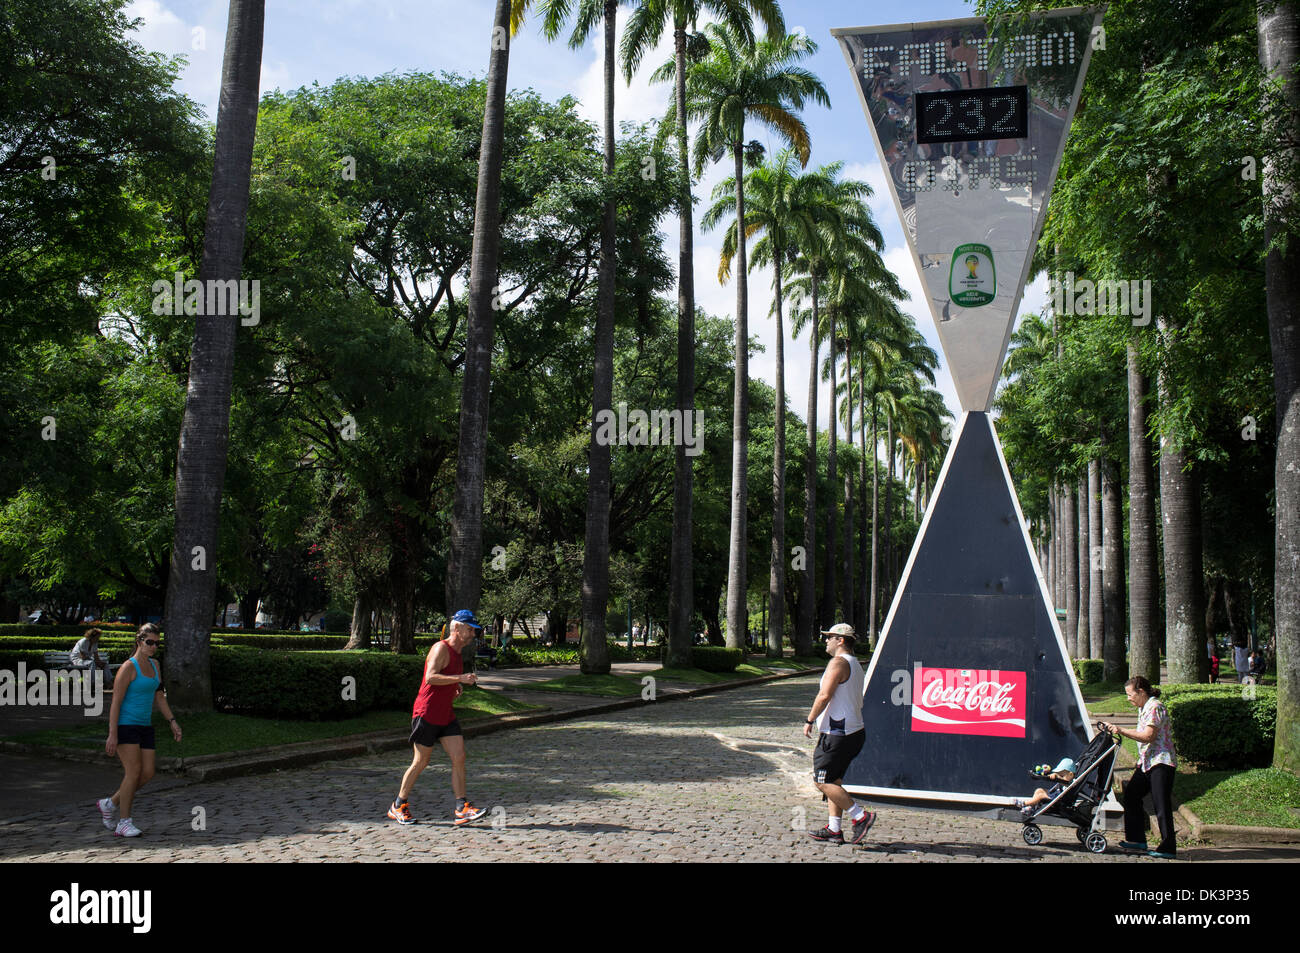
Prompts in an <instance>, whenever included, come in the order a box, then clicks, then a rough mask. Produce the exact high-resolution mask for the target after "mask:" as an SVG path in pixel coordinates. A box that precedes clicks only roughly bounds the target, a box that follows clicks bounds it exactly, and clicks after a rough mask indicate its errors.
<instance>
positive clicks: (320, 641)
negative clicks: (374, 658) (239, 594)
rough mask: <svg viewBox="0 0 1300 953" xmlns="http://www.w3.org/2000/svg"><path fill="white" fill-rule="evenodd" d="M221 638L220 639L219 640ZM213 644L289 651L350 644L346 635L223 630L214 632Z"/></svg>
mask: <svg viewBox="0 0 1300 953" xmlns="http://www.w3.org/2000/svg"><path fill="white" fill-rule="evenodd" d="M218 640H220V641H218ZM212 641H213V644H221V645H242V646H246V647H248V648H258V649H281V650H284V651H289V652H302V651H312V652H319V651H325V650H328V649H341V648H343V646H345V645H347V644H348V637H347V636H346V635H312V634H310V633H305V634H302V635H272V634H263V633H256V634H255V633H252V632H222V633H221V634H220V635H217V634H215V633H214V634H213V636H212Z"/></svg>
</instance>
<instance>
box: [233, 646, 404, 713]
mask: <svg viewBox="0 0 1300 953" xmlns="http://www.w3.org/2000/svg"><path fill="white" fill-rule="evenodd" d="M423 666H424V658H423V657H422V656H419V655H389V654H387V653H378V652H310V651H304V652H272V651H267V650H265V649H257V648H247V647H242V646H241V647H235V646H213V647H212V696H213V701H214V702H215V704H216V706H217V708H218V709H220V710H222V711H229V712H236V713H238V714H246V715H259V716H262V717H269V718H297V719H306V720H311V721H317V720H321V719H326V718H347V717H352V716H354V715H359V714H361V713H362V712H365V711H369V710H371V709H373V708H388V709H400V708H404V707H406V706H408V705H410V704H411V701H412V700H413V699H414V698H415V692H416V691H417V690H418V687H419V684H420V675H421V672H422V671H423ZM349 677H350V678H353V679H355V683H354V686H353V687H354V690H355V699H344V697H343V688H344V684H345V683H344V679H345V678H349Z"/></svg>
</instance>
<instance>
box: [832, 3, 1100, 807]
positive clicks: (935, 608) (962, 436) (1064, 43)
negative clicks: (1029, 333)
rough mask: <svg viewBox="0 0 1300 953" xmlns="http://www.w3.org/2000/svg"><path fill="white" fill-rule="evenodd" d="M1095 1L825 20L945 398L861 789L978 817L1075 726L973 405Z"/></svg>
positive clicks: (890, 632)
mask: <svg viewBox="0 0 1300 953" xmlns="http://www.w3.org/2000/svg"><path fill="white" fill-rule="evenodd" d="M1100 23H1101V12H1100V10H1098V9H1096V8H1084V7H1074V8H1069V9H1063V10H1053V11H1050V12H1047V13H1041V14H1033V15H1030V16H1021V17H1017V18H1014V19H1007V20H1001V21H996V22H994V21H986V20H985V19H983V18H970V19H963V20H945V21H940V22H933V23H912V24H901V25H893V26H877V27H856V28H849V29H839V30H832V31H831V32H832V34H833V35H834V36H835V37H836V39H837V40H838V41H839V43H840V47H841V49H842V50H843V52H844V57H845V59H846V60H847V61H848V64H849V68H850V69H851V70H852V72H853V76H854V81H855V84H856V86H857V89H858V93H859V96H860V98H861V101H862V107H863V109H864V111H865V112H866V114H867V118H868V120H869V123H868V125H869V128H870V130H871V137H872V140H873V142H874V143H875V146H876V151H877V154H878V156H879V158H880V161H881V164H882V165H883V166H884V168H885V170H886V173H887V179H888V183H889V190H890V194H891V197H892V198H893V200H894V206H895V208H896V210H897V211H898V215H899V219H900V220H901V221H902V223H903V231H904V234H905V235H906V236H907V243H908V248H909V250H910V251H911V254H912V260H913V263H914V264H915V265H916V269H917V273H918V274H919V275H920V277H921V283H922V286H923V288H924V289H925V296H926V300H927V303H928V304H929V307H930V313H931V315H932V316H933V318H934V321H935V326H936V327H937V329H938V334H939V342H940V345H941V347H942V348H943V352H944V356H945V358H946V360H947V365H948V368H949V370H950V371H951V373H952V377H953V381H954V383H955V385H956V388H957V394H958V398H959V399H960V401H961V410H962V414H961V420H960V423H959V425H958V429H957V431H956V433H955V434H954V436H953V440H952V445H951V446H950V448H949V451H948V456H947V459H946V460H945V461H944V465H943V469H942V471H941V472H940V474H939V479H938V484H937V486H936V488H935V493H934V496H933V499H932V501H931V503H930V506H929V507H928V508H927V510H926V514H925V518H924V520H923V522H922V524H921V530H920V533H919V534H918V535H917V539H916V542H915V544H914V545H913V547H912V552H911V555H910V556H909V558H908V561H907V566H906V568H905V570H904V572H903V578H902V580H901V581H900V583H899V587H898V591H897V593H896V594H895V596H894V601H893V603H892V605H891V606H890V609H889V615H888V616H887V618H886V620H885V625H884V628H883V630H882V632H881V638H880V642H879V644H878V646H877V649H876V652H875V653H874V655H873V656H872V659H871V664H870V666H869V668H868V671H867V680H866V687H865V690H864V694H863V717H864V720H865V721H866V724H867V738H866V743H865V745H864V747H863V750H862V753H861V754H860V755H859V756H858V758H857V759H855V761H854V762H853V764H852V765H851V766H850V768H849V770H848V772H847V773H846V774H845V778H844V786H845V788H846V789H848V790H849V791H851V792H853V793H855V794H857V795H859V796H860V797H863V798H865V799H867V800H875V801H882V802H889V803H907V804H913V805H916V806H926V807H940V808H945V809H949V810H965V811H987V812H990V813H992V814H996V813H997V812H998V811H999V810H1001V809H1004V808H1006V807H1008V806H1009V805H1010V804H1011V802H1012V800H1013V798H1014V797H1016V796H1023V794H1024V790H1025V788H1026V782H1027V780H1028V779H1027V776H1026V773H1025V772H1026V770H1027V769H1028V768H1029V767H1031V766H1033V765H1036V764H1042V763H1044V762H1051V763H1053V764H1055V763H1056V762H1057V761H1058V760H1059V759H1060V758H1062V757H1073V756H1075V755H1077V754H1078V753H1079V752H1080V751H1081V749H1082V748H1083V747H1084V745H1085V744H1086V743H1087V742H1088V741H1089V740H1090V738H1091V737H1092V731H1091V728H1090V727H1089V725H1088V721H1087V709H1086V708H1085V707H1084V704H1083V698H1082V695H1081V694H1080V692H1079V686H1078V683H1077V681H1076V680H1075V678H1074V673H1073V669H1072V667H1071V664H1070V659H1069V657H1068V655H1067V653H1066V648H1065V642H1064V640H1063V639H1062V637H1061V632H1060V628H1059V627H1058V625H1057V622H1056V615H1055V612H1054V610H1053V608H1052V604H1051V599H1050V597H1049V595H1048V592H1047V587H1046V585H1045V583H1044V581H1043V574H1042V571H1041V568H1040V567H1039V565H1038V560H1037V557H1036V556H1035V555H1034V552H1033V547H1032V545H1031V544H1030V541H1029V535H1028V532H1027V529H1026V526H1025V521H1024V515H1023V513H1022V512H1021V510H1020V504H1019V501H1018V500H1017V498H1016V493H1015V488H1014V486H1013V485H1012V482H1011V477H1010V474H1009V472H1008V470H1007V465H1006V460H1005V459H1004V458H1003V455H1002V449H1001V447H1000V445H999V444H998V440H997V433H996V431H995V430H994V427H993V422H992V420H991V419H990V417H989V410H990V408H991V407H992V403H993V397H994V392H995V390H996V387H997V381H998V378H999V376H1000V373H1001V369H1002V362H1003V360H1004V358H1005V356H1006V349H1007V343H1008V341H1009V340H1010V337H1011V330H1012V326H1013V324H1014V320H1015V315H1016V309H1017V308H1018V307H1019V305H1020V298H1021V294H1022V292H1023V289H1024V284H1025V281H1026V279H1027V277H1028V274H1029V267H1030V260H1031V258H1032V257H1033V251H1034V247H1035V245H1036V244H1037V242H1038V238H1039V235H1040V234H1041V232H1042V227H1043V221H1044V217H1045V212H1046V209H1047V201H1048V197H1049V195H1050V194H1051V190H1052V184H1053V182H1054V180H1055V178H1056V172H1057V169H1058V167H1059V165H1060V161H1061V156H1062V153H1063V151H1064V148H1065V139H1066V134H1067V133H1068V131H1069V127H1070V120H1071V119H1072V117H1073V115H1074V111H1075V108H1076V107H1077V106H1078V102H1079V94H1080V92H1081V90H1082V88H1083V80H1084V76H1085V74H1086V72H1087V68H1088V62H1089V58H1090V56H1091V55H1092V51H1093V40H1094V37H1095V36H1096V35H1097V28H1098V27H1099V26H1100Z"/></svg>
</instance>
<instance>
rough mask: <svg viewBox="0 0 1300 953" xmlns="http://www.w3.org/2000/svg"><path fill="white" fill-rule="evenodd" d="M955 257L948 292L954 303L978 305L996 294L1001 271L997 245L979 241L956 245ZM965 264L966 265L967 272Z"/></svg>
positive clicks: (988, 300) (951, 267) (963, 305)
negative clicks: (994, 247)
mask: <svg viewBox="0 0 1300 953" xmlns="http://www.w3.org/2000/svg"><path fill="white" fill-rule="evenodd" d="M951 261H952V264H951V265H950V267H949V269H948V295H949V297H950V298H951V299H952V302H953V304H955V305H957V306H958V307H962V308H978V307H980V306H981V305H986V304H988V303H989V302H991V301H992V300H993V299H994V297H996V295H997V286H998V271H997V264H996V263H995V262H994V260H993V249H991V248H989V246H988V245H984V244H981V243H978V242H968V243H967V244H965V245H958V246H957V247H956V248H955V249H953V253H952V259H951ZM958 262H960V263H961V264H960V265H959V264H958ZM961 265H965V266H966V274H964V275H963V274H962V272H961Z"/></svg>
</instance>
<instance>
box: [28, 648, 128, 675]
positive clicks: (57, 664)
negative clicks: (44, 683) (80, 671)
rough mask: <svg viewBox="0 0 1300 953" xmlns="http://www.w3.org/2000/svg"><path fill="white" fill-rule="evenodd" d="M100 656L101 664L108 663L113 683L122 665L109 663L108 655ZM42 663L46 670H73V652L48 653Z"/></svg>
mask: <svg viewBox="0 0 1300 953" xmlns="http://www.w3.org/2000/svg"><path fill="white" fill-rule="evenodd" d="M98 654H99V659H100V661H101V662H107V663H108V678H109V681H110V682H111V681H112V679H113V677H114V676H115V675H117V670H118V669H119V668H121V667H122V666H121V665H120V664H114V663H112V662H109V661H108V654H107V653H105V652H100V653H98ZM41 661H42V663H43V664H44V665H45V667H46V668H51V669H60V668H72V653H71V652H46V653H45V655H44V656H43V657H42V659H41ZM93 667H94V666H92V668H93ZM89 670H90V669H86V671H89Z"/></svg>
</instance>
